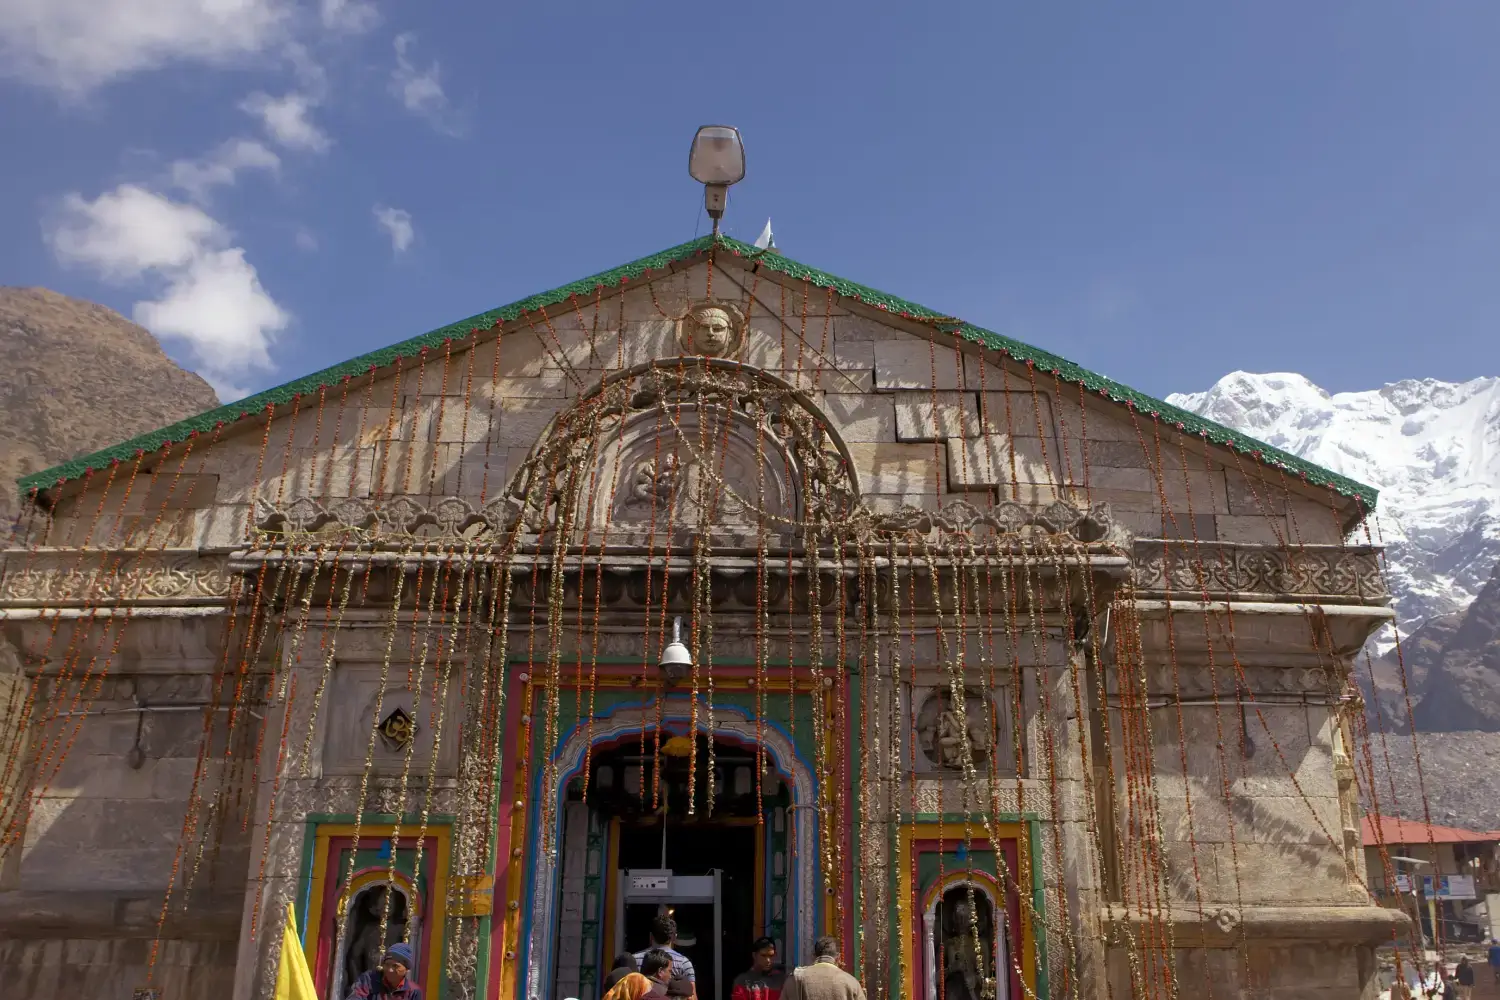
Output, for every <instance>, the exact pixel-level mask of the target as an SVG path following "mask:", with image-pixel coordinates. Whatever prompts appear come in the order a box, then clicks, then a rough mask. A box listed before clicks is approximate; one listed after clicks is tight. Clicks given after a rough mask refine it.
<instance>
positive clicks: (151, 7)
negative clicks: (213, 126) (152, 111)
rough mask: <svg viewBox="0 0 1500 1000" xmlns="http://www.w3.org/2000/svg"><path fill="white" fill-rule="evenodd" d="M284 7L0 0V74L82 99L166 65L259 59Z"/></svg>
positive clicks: (285, 17)
mask: <svg viewBox="0 0 1500 1000" xmlns="http://www.w3.org/2000/svg"><path fill="white" fill-rule="evenodd" d="M291 8H292V4H291V3H290V2H289V0H0V73H3V74H5V75H8V76H14V77H18V78H20V79H22V80H26V81H27V82H30V83H33V84H37V85H39V86H44V87H49V88H52V89H55V90H59V91H61V92H63V93H64V94H66V95H68V96H71V97H80V96H82V95H84V94H86V93H87V92H89V91H91V90H93V89H95V88H96V87H99V86H102V85H104V84H107V83H110V82H111V81H114V80H117V79H120V78H122V77H125V76H129V75H130V74H132V73H136V72H140V71H143V70H151V69H156V68H158V67H161V66H164V65H167V64H168V63H172V62H179V61H180V62H198V63H206V64H209V65H223V64H228V63H234V62H237V61H242V60H244V59H246V58H248V57H252V56H256V55H260V54H263V53H265V52H267V51H269V50H270V49H271V48H272V47H273V46H274V45H276V44H277V43H278V42H279V41H281V40H282V39H283V38H284V36H285V34H286V32H287V30H288V21H289V18H290V16H291Z"/></svg>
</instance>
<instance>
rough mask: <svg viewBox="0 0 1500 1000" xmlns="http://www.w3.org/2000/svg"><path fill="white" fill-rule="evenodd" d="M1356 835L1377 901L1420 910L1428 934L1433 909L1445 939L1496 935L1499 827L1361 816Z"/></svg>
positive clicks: (1499, 887)
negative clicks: (1470, 827) (1463, 826)
mask: <svg viewBox="0 0 1500 1000" xmlns="http://www.w3.org/2000/svg"><path fill="white" fill-rule="evenodd" d="M1391 738H1392V739H1395V738H1396V737H1391ZM1361 836H1362V839H1363V841H1364V845H1365V865H1366V867H1367V869H1368V870H1369V873H1370V888H1371V890H1372V891H1373V892H1374V893H1375V896H1376V898H1377V899H1378V900H1379V901H1380V903H1381V905H1382V906H1393V907H1397V908H1400V909H1403V910H1406V911H1407V912H1408V913H1410V914H1412V915H1413V916H1416V915H1418V914H1420V918H1421V921H1422V932H1423V933H1424V934H1426V935H1428V936H1429V937H1431V934H1432V914H1433V913H1434V912H1435V913H1436V914H1437V919H1438V924H1439V929H1440V930H1441V932H1442V936H1443V938H1444V939H1445V940H1448V941H1454V942H1464V941H1480V940H1486V939H1489V938H1492V937H1500V831H1496V830H1490V831H1477V830H1459V829H1457V828H1455V827H1451V826H1437V825H1435V824H1427V823H1421V822H1417V821H1414V820H1405V819H1396V818H1395V817H1392V816H1381V817H1374V816H1366V817H1365V818H1364V819H1363V820H1362V821H1361Z"/></svg>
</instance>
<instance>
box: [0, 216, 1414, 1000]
mask: <svg viewBox="0 0 1500 1000" xmlns="http://www.w3.org/2000/svg"><path fill="white" fill-rule="evenodd" d="M21 485H22V489H23V490H24V491H25V492H26V494H27V496H28V497H29V498H30V504H31V509H30V521H29V523H28V526H27V528H26V530H25V533H24V535H23V536H22V537H20V538H19V539H18V540H17V541H16V542H15V544H14V546H13V547H12V548H11V549H10V550H8V551H7V552H6V553H5V556H4V568H3V578H0V737H3V740H0V743H3V748H4V753H3V754H0V768H3V771H0V793H3V799H0V802H3V806H0V808H3V813H0V829H3V830H4V840H3V842H0V963H3V964H4V966H5V968H6V969H7V970H8V977H7V978H8V992H9V993H10V994H11V995H14V996H17V997H21V998H39V1000H40V998H51V997H56V996H72V995H78V996H90V997H107V996H118V997H122V998H123V997H127V996H130V995H131V993H132V991H135V990H154V991H158V995H160V996H161V997H165V998H173V1000H175V998H179V997H206V996H224V997H230V996H233V997H234V998H236V1000H251V998H261V997H267V996H269V995H270V994H271V991H272V988H273V985H274V973H275V968H276V961H277V957H278V955H279V951H280V948H281V947H282V927H283V924H284V922H285V919H286V914H287V912H288V908H290V910H291V912H292V913H293V914H294V916H295V919H296V922H297V927H298V934H299V935H300V938H301V941H302V944H303V947H304V949H305V951H306V952H307V955H308V958H309V961H310V962H311V964H312V967H313V970H314V975H315V978H316V979H317V982H318V986H319V989H320V991H321V993H320V995H327V996H342V993H343V991H344V990H346V989H347V987H348V984H349V982H350V981H351V979H352V977H353V976H355V975H357V974H358V972H359V971H361V970H362V969H363V968H366V967H367V966H368V963H369V961H370V960H371V955H372V953H373V955H374V956H375V957H378V955H379V952H380V950H381V948H382V942H389V941H392V940H396V939H403V938H404V939H406V940H408V941H409V942H411V943H412V944H413V946H414V948H415V950H416V952H417V968H416V970H415V973H416V976H417V978H418V980H419V981H420V982H421V983H422V984H423V986H424V987H425V988H426V989H427V991H428V996H437V997H444V998H447V997H454V998H458V997H485V998H506V1000H509V998H517V997H538V998H558V1000H562V998H564V997H579V998H592V997H595V996H597V995H598V988H597V986H598V983H599V982H600V980H601V979H602V978H603V976H604V974H605V972H606V971H607V970H608V968H609V961H610V958H611V957H612V956H613V955H614V954H616V953H617V952H619V951H621V950H623V949H624V948H630V949H639V948H641V947H643V946H644V945H645V941H644V940H643V933H644V931H643V928H644V927H646V926H647V924H649V920H650V918H651V916H653V915H654V914H655V913H656V912H657V909H658V907H660V906H670V907H671V908H673V909H674V911H675V916H676V919H677V921H678V925H679V930H680V934H681V936H680V941H679V947H680V948H682V949H684V950H685V951H688V953H689V954H690V955H691V956H692V957H693V958H694V961H695V963H696V965H697V968H698V991H699V996H700V997H707V996H710V995H713V996H727V995H728V985H727V984H728V982H729V980H730V978H731V977H732V976H733V975H734V974H735V973H737V972H739V971H740V970H741V969H742V968H743V967H744V966H745V964H746V962H747V959H748V956H747V952H748V951H749V944H750V941H751V940H753V939H754V938H756V937H758V936H760V935H762V934H765V935H769V936H770V937H772V938H773V939H774V940H775V941H776V942H777V946H778V951H779V955H780V957H781V960H782V961H784V962H786V963H788V964H791V963H795V962H799V961H805V960H807V959H808V956H809V955H810V950H811V943H812V940H813V938H814V937H815V936H818V935H820V934H825V933H826V934H833V935H835V936H837V937H838V938H839V940H840V942H841V948H842V960H843V962H844V963H845V965H846V967H848V968H850V969H853V970H855V971H857V972H858V974H859V975H860V977H861V978H862V980H863V981H864V982H865V984H866V986H867V989H868V990H869V992H870V993H871V994H872V995H873V996H884V997H923V998H928V997H930V998H934V1000H935V998H937V997H940V996H941V997H945V998H970V997H972V998H976V1000H977V998H980V997H994V998H1007V1000H1021V998H1023V997H1028V998H1029V997H1048V998H1053V997H1090V998H1093V997H1099V998H1103V997H1115V998H1119V997H1127V996H1129V997H1135V996H1160V997H1169V996H1170V997H1176V996H1179V995H1181V996H1203V997H1208V996H1215V997H1239V996H1253V997H1265V998H1287V1000H1290V998H1293V997H1296V998H1304V997H1313V996H1319V997H1328V998H1334V997H1339V998H1344V997H1347V998H1355V997H1369V996H1373V995H1374V990H1375V986H1374V973H1375V963H1374V949H1375V948H1376V947H1377V946H1378V945H1380V944H1382V943H1385V942H1389V941H1390V940H1391V938H1392V935H1393V932H1396V933H1404V932H1405V923H1404V918H1403V917H1402V916H1401V915H1400V914H1399V913H1396V912H1395V911H1391V910H1387V909H1382V908H1381V907H1379V906H1377V905H1375V903H1374V902H1372V900H1371V897H1370V894H1369V891H1368V889H1367V883H1368V877H1367V872H1366V870H1365V861H1364V858H1363V854H1362V851H1361V845H1360V839H1359V828H1360V806H1359V794H1358V789H1357V787H1356V786H1357V782H1356V773H1357V768H1356V765H1357V763H1358V756H1359V748H1358V744H1357V741H1356V739H1355V736H1356V734H1355V732H1354V729H1353V725H1354V719H1355V718H1356V717H1357V716H1358V714H1359V702H1358V697H1357V692H1356V688H1355V687H1354V685H1353V683H1352V681H1351V680H1350V677H1351V669H1352V663H1353V658H1354V657H1355V655H1356V654H1357V652H1358V651H1359V650H1360V648H1361V646H1362V645H1363V643H1364V641H1365V639H1366V638H1367V637H1368V636H1369V635H1371V634H1372V633H1373V632H1374V631H1375V630H1376V629H1378V628H1380V627H1381V626H1382V625H1383V624H1385V623H1386V622H1388V621H1389V620H1390V619H1391V611H1390V609H1389V607H1388V604H1389V600H1388V595H1387V592H1386V589H1385V586H1384V584H1383V581H1382V578H1381V571H1380V566H1379V563H1378V561H1377V557H1378V553H1377V551H1376V550H1375V549H1374V548H1372V546H1371V545H1370V544H1369V538H1368V535H1367V534H1366V532H1365V531H1364V528H1363V519H1364V517H1365V515H1366V514H1367V513H1368V512H1369V511H1370V510H1371V509H1373V506H1374V501H1375V497H1374V493H1373V491H1371V490H1369V489H1368V488H1366V487H1363V486H1361V485H1359V484H1357V483H1352V482H1349V481H1347V480H1344V479H1342V478H1340V477H1338V476H1336V475H1333V474H1331V473H1329V472H1327V471H1325V470H1322V469H1319V468H1316V467H1313V466H1310V465H1307V464H1305V463H1302V462H1300V461H1299V460H1297V459H1295V458H1293V457H1292V456H1289V455H1286V454H1283V453H1281V452H1278V451H1277V450H1276V449H1274V448H1271V447H1270V446H1267V445H1263V444H1261V443H1259V442H1256V441H1253V440H1250V439H1247V438H1244V437H1242V436H1239V435H1237V434H1235V433H1232V432H1230V431H1228V430H1226V429H1224V428H1222V427H1219V426H1216V425H1213V424H1210V423H1207V422H1205V421H1202V420H1201V419H1199V418H1196V417H1194V416H1192V415H1190V414H1187V413H1184V412H1181V411H1178V410H1175V409H1174V408H1172V407H1170V406H1168V405H1167V404H1165V403H1162V402H1160V401H1158V400H1154V399H1151V398H1150V397H1148V396H1145V395H1143V394H1140V393H1137V392H1135V391H1134V390H1131V389H1129V388H1127V387H1125V386H1122V385H1118V384H1116V383H1114V382H1112V381H1110V380H1108V379H1106V378H1104V377H1102V376H1099V375H1096V374H1094V373H1092V372H1089V371H1087V370H1085V369H1082V368H1080V367H1078V366H1077V365H1074V364H1072V363H1071V362H1067V361H1065V360H1063V359H1061V358H1057V357H1055V356H1053V355H1050V354H1048V353H1047V352H1045V351H1041V350H1038V349H1035V348H1032V347H1029V346H1027V345H1025V344H1021V343H1019V342H1015V341H1012V340H1009V339H1008V338H1005V337H1002V336H999V335H997V334H994V333H991V332H989V331H985V330H980V329H978V328H975V327H973V326H970V325H968V324H965V323H962V322H961V321H959V320H956V319H954V318H952V317H948V316H944V315H941V314H938V313H935V312H933V311H931V310H928V309H924V308H922V307H920V306H917V305H914V304H912V303H908V302H903V301H901V300H899V299H895V298H893V297H891V296H888V295H885V294H883V293H880V292H877V291H874V290H872V289H868V288H865V287H863V286H860V285H856V284H853V283H851V282H847V281H844V280H843V279H839V278H836V277H833V276H831V275H828V274H825V273H823V272H820V271H817V270H815V269H812V268H809V267H806V266H804V265H801V264H798V263H796V262H794V261H791V260H789V259H787V258H785V257H783V256H781V255H779V254H778V253H776V252H775V251H774V250H773V251H769V252H768V251H757V250H754V249H753V248H750V247H748V246H745V245H743V244H739V243H736V242H734V241H732V240H728V239H725V238H722V237H717V236H715V237H710V238H706V239H703V240H699V241H696V242H694V243H689V244H685V245H683V246H680V247H677V248H674V249H672V250H668V251H665V252H663V253H661V254H658V255H656V256H654V257H651V258H646V259H644V260H641V261H637V262H635V263H633V264H629V265H625V266H624V267H621V268H617V269H615V270H613V271H610V272H606V273H604V274H601V275H598V276H595V277H593V278H587V279H584V280H582V281H579V282H576V283H574V284H572V285H568V286H564V287H563V288H560V289H557V290H554V291H552V292H548V293H543V294H541V295H538V296H534V297H532V298H530V299H527V300H524V301H522V302H519V303H516V304H514V305H512V306H508V307H504V308H502V309H498V310H495V311H494V312H491V313H486V314H484V315H481V316H478V317H474V318H472V319H470V320H466V321H463V322H460V323H457V324H454V325H453V326H450V327H446V328H443V329H439V330H436V331H433V332H432V333H429V334H425V335H423V336H420V337H417V338H414V339H412V340H409V341H406V342H403V343H401V344H398V345H396V346H394V347H391V348H386V349H383V350H380V351H376V352H374V353H372V354H369V355H366V356H363V357H360V358H357V359H354V360H353V361H351V362H348V363H346V364H344V365H340V366H337V367H336V368H333V369H329V370H327V371H324V372H319V373H316V374H314V375H310V376H308V377H306V378H303V379H300V380H298V381H296V382H293V383H290V384H289V385H287V386H283V387H280V388H278V389H274V390H270V391H268V392H265V393H262V394H260V395H258V396H253V397H250V398H249V399H246V400H243V401H241V402H239V403H236V404H232V405H229V406H226V407H222V408H220V409H219V410H215V411H213V412H210V413H208V414H205V415H203V416H202V417H199V418H195V419H194V420H191V421H185V422H183V423H182V424H179V425H175V426H173V427H168V428H164V429H163V430H162V431H160V432H157V433H155V434H152V435H147V436H145V437H143V438H139V439H136V440H134V441H129V442H125V443H124V444H122V445H120V446H119V447H117V448H114V449H110V450H109V451H107V452H103V453H100V454H98V455H94V456H89V457H86V458H83V459H80V460H77V461H75V462H72V463H70V464H68V465H66V466H63V467H61V468H59V469H55V470H50V471H49V472H46V473H42V474H40V475H38V476H34V477H31V478H29V479H28V480H26V481H23V483H22V484H21ZM679 621H680V629H681V631H680V633H679V636H680V642H681V645H680V646H673V645H672V641H673V634H674V623H676V622H679ZM643 872H645V873H646V874H642V873H643ZM704 885H708V886H711V887H714V888H710V889H706V890H705V889H702V888H701V887H702V886H704ZM695 886H696V887H699V888H693V887H695ZM705 893H706V895H705ZM715 898H716V899H717V905H715V903H714V899H715ZM716 944H717V945H718V948H716V947H715V945H716ZM144 995H152V994H150V993H146V994H144Z"/></svg>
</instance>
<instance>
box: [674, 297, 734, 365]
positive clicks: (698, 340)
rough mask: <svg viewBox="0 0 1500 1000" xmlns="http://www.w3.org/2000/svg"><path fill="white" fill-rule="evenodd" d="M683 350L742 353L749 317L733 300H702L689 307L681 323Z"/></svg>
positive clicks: (711, 354) (709, 353)
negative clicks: (747, 318) (746, 316)
mask: <svg viewBox="0 0 1500 1000" xmlns="http://www.w3.org/2000/svg"><path fill="white" fill-rule="evenodd" d="M679 339H680V340H681V341H682V349H683V352H684V353H686V354H690V355H701V356H703V357H709V358H725V357H730V356H732V355H735V354H737V353H739V349H740V345H741V344H742V343H744V339H745V321H744V317H743V315H742V314H741V312H740V309H739V307H738V306H736V305H734V304H733V303H730V302H717V301H709V302H700V303H698V304H697V305H695V306H693V307H692V308H691V309H689V310H688V313H687V315H686V316H684V317H683V318H682V321H681V323H680V324H679Z"/></svg>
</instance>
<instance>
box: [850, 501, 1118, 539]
mask: <svg viewBox="0 0 1500 1000" xmlns="http://www.w3.org/2000/svg"><path fill="white" fill-rule="evenodd" d="M874 526H875V528H876V530H877V531H881V532H887V533H891V534H905V533H908V532H915V533H917V534H924V535H925V534H928V533H931V532H934V531H936V532H946V533H948V534H961V535H980V536H982V535H988V534H995V535H1005V536H1010V537H1012V538H1014V539H1016V540H1020V539H1031V540H1037V539H1040V538H1052V539H1056V540H1059V541H1065V542H1072V543H1074V544H1085V545H1087V544H1095V543H1098V544H1102V545H1105V546H1123V545H1124V544H1126V543H1127V542H1128V539H1129V536H1128V533H1126V532H1125V531H1124V529H1123V528H1121V527H1120V526H1119V525H1117V524H1116V523H1115V520H1114V516H1113V515H1112V514H1111V513H1110V509H1109V504H1107V503H1096V504H1094V505H1093V506H1092V507H1088V508H1084V507H1078V506H1075V505H1073V504H1070V503H1068V502H1067V501H1065V500H1054V501H1053V502H1052V503H1050V504H1047V505H1046V506H1045V507H1037V506H1032V505H1030V504H1023V503H1017V502H1015V501H1013V500H1004V501H1001V502H1000V503H997V504H994V505H993V506H985V507H979V506H977V505H975V504H972V503H969V502H968V501H967V500H953V501H949V502H947V503H944V504H943V507H942V509H941V510H919V509H917V508H915V507H901V508H899V509H897V510H895V511H893V512H891V513H889V514H883V515H880V516H877V517H876V518H875V521H874Z"/></svg>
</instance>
